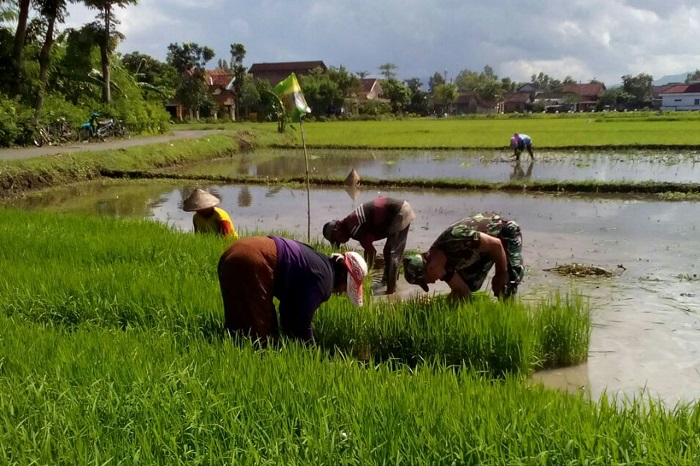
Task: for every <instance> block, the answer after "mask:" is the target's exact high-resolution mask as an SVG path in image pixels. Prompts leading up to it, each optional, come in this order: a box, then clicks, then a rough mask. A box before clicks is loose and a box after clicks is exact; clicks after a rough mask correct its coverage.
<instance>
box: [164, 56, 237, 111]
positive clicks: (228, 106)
mask: <svg viewBox="0 0 700 466" xmlns="http://www.w3.org/2000/svg"><path fill="white" fill-rule="evenodd" d="M187 73H188V74H190V75H192V71H188V72H187ZM204 81H205V83H206V85H207V88H208V89H209V94H210V95H211V97H212V99H213V100H214V102H215V103H216V109H215V111H214V115H213V117H214V118H215V119H218V118H220V117H228V118H230V119H231V120H235V119H236V98H235V95H234V93H233V90H232V88H231V86H232V84H233V73H231V72H230V71H228V70H223V69H220V68H217V69H214V70H206V71H205V72H204ZM165 108H166V110H168V112H169V113H170V115H171V117H172V118H173V120H184V119H185V118H187V117H190V118H199V112H198V111H197V110H194V109H193V110H192V111H191V112H190V109H187V108H185V106H184V105H182V104H181V103H180V102H178V101H176V100H172V101H170V102H168V103H166V104H165Z"/></svg>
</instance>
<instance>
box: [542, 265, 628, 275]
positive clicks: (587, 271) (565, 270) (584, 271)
mask: <svg viewBox="0 0 700 466" xmlns="http://www.w3.org/2000/svg"><path fill="white" fill-rule="evenodd" d="M617 267H618V271H617V272H613V271H610V270H607V269H604V268H603V267H598V266H596V265H584V264H578V263H572V264H562V265H558V266H556V267H552V268H550V269H544V271H545V272H555V273H558V274H559V275H564V276H569V277H592V276H599V277H615V276H617V275H619V274H620V273H621V272H622V271H623V270H625V267H624V266H622V265H618V266H617Z"/></svg>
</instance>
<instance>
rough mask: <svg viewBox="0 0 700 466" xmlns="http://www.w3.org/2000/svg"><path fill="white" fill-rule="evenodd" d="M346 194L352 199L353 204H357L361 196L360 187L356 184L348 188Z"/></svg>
mask: <svg viewBox="0 0 700 466" xmlns="http://www.w3.org/2000/svg"><path fill="white" fill-rule="evenodd" d="M345 192H346V193H348V196H350V199H352V202H355V201H356V200H357V196H359V194H360V187H359V186H357V185H356V184H354V185H352V186H346V187H345Z"/></svg>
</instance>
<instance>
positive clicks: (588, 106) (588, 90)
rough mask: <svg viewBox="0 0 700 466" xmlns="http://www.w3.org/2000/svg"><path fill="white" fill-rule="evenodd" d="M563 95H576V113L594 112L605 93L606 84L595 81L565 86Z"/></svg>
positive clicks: (562, 89)
mask: <svg viewBox="0 0 700 466" xmlns="http://www.w3.org/2000/svg"><path fill="white" fill-rule="evenodd" d="M561 91H562V93H564V94H570V95H574V96H576V98H577V102H576V108H575V111H578V112H592V111H594V110H595V109H596V106H597V105H598V101H599V100H600V98H601V97H602V96H603V94H604V93H605V84H603V83H601V82H598V81H593V82H590V83H587V84H578V83H573V84H564V85H563V86H562V88H561Z"/></svg>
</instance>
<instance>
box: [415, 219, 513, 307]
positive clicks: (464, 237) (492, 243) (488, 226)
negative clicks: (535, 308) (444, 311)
mask: <svg viewBox="0 0 700 466" xmlns="http://www.w3.org/2000/svg"><path fill="white" fill-rule="evenodd" d="M522 262H523V261H522V235H521V233H520V226H518V224H517V223H515V222H514V221H512V220H506V219H504V218H502V217H501V216H500V215H498V214H494V213H484V214H475V215H472V216H470V217H466V218H463V219H461V220H459V221H458V222H456V223H454V224H452V225H450V226H449V227H448V228H447V229H446V230H445V231H443V232H442V233H441V234H440V236H438V238H437V239H436V240H435V242H434V243H433V244H432V246H430V249H429V250H428V251H427V252H425V253H423V254H415V255H410V256H407V257H405V258H404V260H403V267H404V276H405V277H406V281H407V282H408V283H411V284H413V285H419V286H420V287H421V288H423V291H426V292H427V291H428V284H430V283H435V282H436V281H437V280H443V281H445V282H447V285H448V286H449V287H450V289H451V290H452V291H451V294H450V296H451V297H453V298H470V297H471V293H472V292H474V291H476V290H478V289H480V288H481V285H482V284H483V283H484V280H485V279H486V275H487V274H488V273H489V271H490V270H491V268H492V267H493V266H494V265H495V266H496V274H495V275H494V277H493V280H492V281H491V289H492V290H493V293H494V294H495V295H496V296H497V297H509V296H512V295H514V294H515V293H516V292H517V289H518V284H519V283H520V281H521V280H522V278H523V275H524V268H523V264H522Z"/></svg>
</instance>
